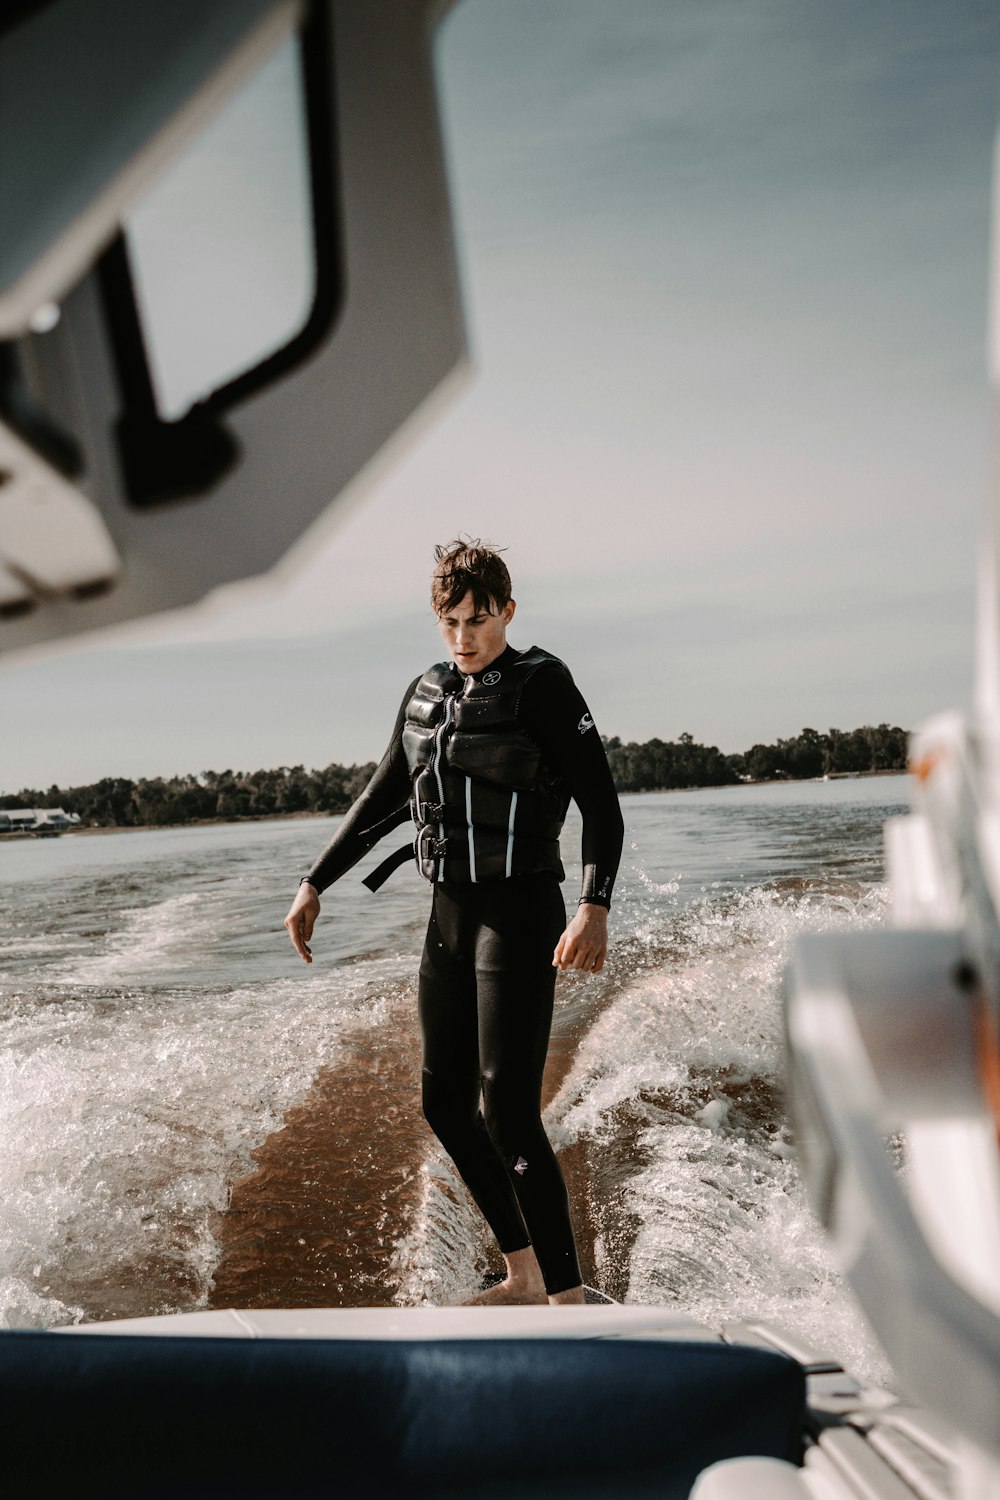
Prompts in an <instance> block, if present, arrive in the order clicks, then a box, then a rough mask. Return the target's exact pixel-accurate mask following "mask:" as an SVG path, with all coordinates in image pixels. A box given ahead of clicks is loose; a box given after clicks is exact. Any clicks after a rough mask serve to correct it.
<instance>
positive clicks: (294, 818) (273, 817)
mask: <svg viewBox="0 0 1000 1500" xmlns="http://www.w3.org/2000/svg"><path fill="white" fill-rule="evenodd" d="M906 774H907V772H906V771H900V770H896V771H831V773H830V775H829V776H774V777H771V778H770V779H769V780H766V781H733V782H726V783H723V784H722V785H716V786H664V787H655V786H652V787H644V788H643V789H642V791H636V792H619V793H618V795H619V797H648V796H649V795H650V794H651V793H653V794H662V793H664V792H670V793H677V794H682V793H684V792H726V791H739V790H740V788H741V787H748V786H810V785H813V786H815V785H817V784H819V783H822V782H824V781H870V780H872V779H873V778H874V777H878V776H905V775H906ZM346 811H347V809H346V808H345V809H344V812H346ZM343 815H344V813H343V812H339V813H331V812H316V811H313V810H312V809H306V810H303V811H301V812H280V813H248V814H246V815H244V816H242V817H232V818H191V819H188V820H187V821H185V822H182V823H88V824H87V825H86V826H84V827H80V828H60V829H59V830H58V837H59V838H64V837H69V838H81V837H82V838H92V837H94V836H95V835H98V836H99V835H101V834H106V833H157V832H158V831H160V830H162V829H166V828H221V827H225V826H226V825H227V824H230V823H291V822H298V821H304V820H310V821H311V820H313V819H316V818H341V817H343ZM37 837H39V835H37V834H34V833H21V832H18V833H0V843H17V842H20V841H22V840H24V839H34V838H37ZM43 837H45V838H52V837H53V835H52V834H51V833H50V834H45V835H43Z"/></svg>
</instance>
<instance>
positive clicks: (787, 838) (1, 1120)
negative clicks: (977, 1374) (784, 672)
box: [0, 777, 906, 1377]
mask: <svg viewBox="0 0 1000 1500" xmlns="http://www.w3.org/2000/svg"><path fill="white" fill-rule="evenodd" d="M905 804H906V781H905V778H903V777H885V778H873V779H867V780H856V781H836V782H828V783H802V784H793V785H774V786H764V787H734V788H725V789H720V790H717V791H696V792H673V793H657V794H650V795H645V796H636V797H630V798H626V799H625V800H624V802H623V809H624V813H625V823H626V843H625V855H624V860H623V868H622V874H621V876H620V880H619V887H618V892H617V896H616V901H615V907H614V910H613V912H612V938H613V943H614V947H613V953H612V958H611V961H610V962H609V965H608V967H607V969H606V970H605V973H604V974H602V975H601V976H599V977H593V976H592V977H590V978H584V977H582V976H575V975H566V976H562V977H561V978H560V980H559V984H558V989H557V1001H556V1007H557V1008H556V1020H555V1025H554V1032H553V1042H552V1049H551V1054H550V1065H549V1070H548V1073H547V1082H546V1093H545V1097H546V1122H547V1126H548V1128H549V1131H550V1134H551V1136H552V1138H553V1141H554V1143H555V1145H556V1147H557V1149H558V1150H559V1152H560V1155H561V1160H562V1162H563V1165H564V1169H565V1171H566V1174H567V1179H568V1182H569V1185H570V1191H571V1196H572V1199H573V1203H574V1212H575V1216H576V1220H577V1223H578V1228H579V1233H580V1240H581V1251H582V1258H583V1262H584V1267H585V1274H586V1275H587V1279H588V1280H592V1281H594V1282H595V1283H596V1284H597V1285H599V1286H602V1287H604V1288H605V1289H607V1290H608V1291H610V1292H611V1293H612V1294H613V1295H615V1296H617V1297H620V1298H623V1299H624V1300H627V1301H632V1302H668V1303H671V1304H675V1305H677V1306H679V1307H681V1308H683V1309H685V1310H687V1311H690V1312H691V1313H692V1314H693V1315H695V1316H696V1317H699V1318H702V1319H704V1320H707V1321H708V1322H711V1323H718V1322H720V1321H722V1320H724V1319H729V1318H741V1317H751V1316H763V1317H769V1318H772V1319H775V1320H778V1321H781V1322H783V1323H785V1324H787V1325H789V1326H791V1327H793V1328H795V1329H797V1330H798V1331H799V1332H800V1333H801V1334H803V1335H804V1336H806V1337H808V1338H811V1339H813V1340H814V1341H817V1342H821V1343H823V1344H824V1345H826V1346H830V1345H833V1346H834V1347H835V1348H836V1349H837V1350H838V1351H839V1352H840V1354H841V1357H842V1358H843V1359H844V1360H845V1362H847V1363H849V1364H851V1365H852V1366H853V1367H854V1368H856V1369H860V1370H861V1371H862V1372H863V1373H867V1374H868V1375H869V1376H871V1377H876V1376H878V1375H880V1374H884V1366H883V1365H882V1364H881V1360H880V1356H879V1354H878V1351H877V1349H876V1348H875V1347H874V1345H873V1343H872V1341H871V1339H870V1337H869V1335H868V1333H867V1331H866V1329H865V1328H864V1326H863V1324H862V1322H861V1320H860V1318H859V1317H858V1315H857V1313H856V1312H855V1310H854V1307H853V1304H852V1302H851V1300H850V1297H849V1295H848V1293H847V1292H846V1291H845V1290H844V1288H843V1286H842V1285H841V1283H840V1280H839V1278H838V1277H837V1275H836V1274H835V1272H834V1269H833V1267H832V1265H831V1262H830V1259H829V1256H828V1253H827V1250H826V1246H825V1244H824V1241H823V1237H822V1235H821V1233H820V1231H819V1230H818V1229H817V1227H816V1225H815V1224H814V1222H813V1220H812V1217H811V1215H810V1212H809V1210H808V1207H807V1204H806V1201H805V1195H804V1191H803V1189H802V1186H801V1183H800V1181H799V1177H798V1172H797V1168H796V1163H795V1158H794V1151H793V1149H792V1146H791V1144H790V1141H791V1138H790V1133H789V1130H788V1126H787V1122H786V1116H785V1109H784V1103H783V1099H782V1056H781V1024H780V1006H779V998H778V994H779V984H780V977H781V973H782V969H783V966H784V964H785V962H786V959H787V957H788V954H789V951H790V947H791V944H792V942H793V941H794V939H795V937H796V936H797V935H798V934H799V933H800V932H802V931H804V930H806V929H810V928H813V929H815V928H824V929H831V928H835V929H839V930H859V929H862V928H868V927H877V926H880V925H882V924H883V923H884V922H885V920H886V910H887V896H886V892H885V888H884V885H883V866H882V844H881V825H882V823H883V821H884V819H885V818H886V817H887V816H889V815H890V814H892V813H895V812H899V811H900V810H902V809H903V808H904V807H905ZM335 822H336V820H333V819H331V820H324V819H320V820H294V821H288V822H269V823H255V824H254V823H251V824H246V823H244V824H233V825H223V826H218V827H205V828H183V829H165V830H161V831H156V832H148V833H125V832H123V833H111V834H106V835H103V836H94V837H87V836H80V835H76V836H73V835H69V836H64V837H62V838H60V839H57V840H50V841H24V842H13V843H4V844H2V845H0V908H2V926H0V1129H2V1140H3V1162H4V1177H5V1192H4V1213H3V1216H2V1219H0V1326H8V1327H13V1326H24V1325H31V1326H46V1325H53V1324H59V1323H64V1322H68V1321H72V1320H79V1319H88V1320H89V1319H92V1318H102V1317H112V1316H125V1315H130V1316H134V1315H138V1314H142V1313H153V1312H161V1311H167V1310H177V1309H191V1308H197V1307H204V1306H213V1305H214V1306H219V1305H243V1306H250V1305H257V1306H317V1305H339V1306H349V1305H358V1304H362V1303H368V1304H378V1303H393V1302H395V1303H404V1304H406V1303H415V1302H420V1301H423V1300H431V1301H434V1302H454V1301H459V1300H461V1299H462V1297H463V1296H464V1295H467V1294H468V1293H469V1292H470V1291H472V1290H473V1289H474V1288H475V1287H476V1286H477V1285H478V1281H479V1277H480V1276H481V1274H482V1271H483V1270H484V1269H485V1268H486V1267H487V1266H488V1265H492V1264H494V1261H493V1259H492V1252H491V1250H490V1247H489V1245H488V1244H487V1243H486V1241H485V1239H484V1236H483V1232H482V1228H481V1225H480V1222H479V1220H478V1216H477V1215H476V1213H475V1211H474V1209H472V1207H471V1205H470V1204H469V1201H468V1200H467V1198H466V1196H465V1193H464V1190H463V1189H462V1188H461V1186H460V1185H459V1184H458V1183H457V1181H456V1178H455V1176H454V1174H453V1172H452V1170H451V1168H450V1165H449V1163H448V1161H447V1159H446V1158H444V1157H443V1155H442V1154H441V1153H440V1151H439V1150H438V1148H437V1146H436V1143H435V1142H434V1140H433V1138H432V1137H431V1136H430V1134H429V1132H428V1131H427V1129H426V1127H425V1126H424V1125H423V1122H422V1120H421V1118H420V1113H419V1045H418V1038H417V1033H416V1026H415V1019H414V1001H415V970H416V963H417V958H418V954H419V950H420V944H421V938H422V931H423V926H424V924H425V922H426V915H427V908H428V902H429V891H428V888H427V887H426V886H425V885H424V884H423V882H420V881H419V880H418V879H417V878H416V876H415V874H414V873H413V872H412V870H411V869H409V868H405V869H404V870H403V871H401V872H400V873H399V874H398V875H396V876H395V877H394V878H393V879H392V881H390V883H389V884H388V885H387V886H386V887H385V888H384V889H383V890H382V891H381V892H379V893H378V895H375V896H373V895H371V894H369V893H368V892H367V891H366V890H365V889H364V888H363V887H362V886H361V885H360V876H361V875H362V874H364V873H365V870H366V869H367V868H368V867H370V866H371V865H373V864H375V863H377V861H378V858H379V857H381V856H380V854H379V853H375V854H373V855H372V856H370V857H369V858H368V859H367V860H366V861H364V862H363V863H362V865H360V866H359V867H358V869H357V870H355V871H353V872H351V874H349V875H348V876H347V877H346V878H345V879H344V880H343V881H342V882H340V884H339V885H338V886H337V887H335V888H334V889H333V890H331V891H330V892H328V893H327V894H326V896H325V897H324V900H323V916H322V918H321V922H320V925H319V926H318V928H317V932H316V937H315V941H314V953H315V955H316V962H315V963H314V964H313V965H312V967H311V968H307V967H305V966H304V965H303V964H302V963H301V962H300V961H299V960H298V959H297V958H296V956H295V954H294V953H293V951H292V949H291V947H290V945H289V944H288V940H287V937H286V935H285V933H284V929H283V928H282V926H281V922H282V918H283V917H284V914H285V911H286V910H287V907H288V904H289V901H290V899H291V897H292V895H294V891H295V886H296V882H297V879H298V876H299V875H300V874H301V873H302V872H303V871H304V870H305V869H306V868H307V867H308V865H309V863H310V862H311V860H312V857H313V856H314V854H315V853H316V852H317V850H318V849H319V848H321V847H322V846H323V844H324V843H325V841H326V839H327V838H328V837H329V835H330V832H331V831H332V829H333V827H334V826H335ZM578 842H579V824H578V822H574V821H573V819H572V818H571V819H570V820H569V822H568V823H567V831H566V833H565V835H564V839H563V846H564V851H565V854H566V855H567V856H568V858H567V867H568V869H569V872H570V873H569V880H568V884H567V887H566V889H567V894H568V896H569V897H570V899H571V900H572V896H573V891H574V883H575V882H577V881H578V865H575V864H574V862H573V855H574V853H575V852H576V846H578ZM388 847H391V841H390V843H389V845H388ZM384 852H385V850H382V851H381V853H383V854H384Z"/></svg>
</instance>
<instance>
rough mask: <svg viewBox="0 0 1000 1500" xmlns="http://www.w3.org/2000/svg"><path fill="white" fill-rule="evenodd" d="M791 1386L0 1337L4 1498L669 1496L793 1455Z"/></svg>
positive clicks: (389, 1356) (315, 1351)
mask: <svg viewBox="0 0 1000 1500" xmlns="http://www.w3.org/2000/svg"><path fill="white" fill-rule="evenodd" d="M804 1401H805V1392H804V1377H803V1374H802V1371H801V1368H800V1367H799V1366H798V1365H797V1364H796V1363H795V1362H794V1361H793V1360H791V1359H787V1358H786V1357H785V1356H784V1355H780V1354H772V1353H769V1352H767V1351H765V1350H760V1349H752V1348H740V1347H730V1346H727V1345H724V1344H714V1343H691V1344H685V1343H676V1342H663V1343H658V1342H655V1341H652V1340H649V1341H645V1340H644V1341H638V1340H637V1341H631V1342H630V1341H628V1340H624V1339H622V1340H576V1339H574V1340H558V1339H520V1340H515V1339H511V1340H507V1339H496V1340H494V1339H481V1340H469V1341H466V1340H449V1341H443V1340H441V1341H434V1342H404V1341H400V1342H389V1341H379V1340H372V1341H361V1340H352V1341H346V1340H345V1341H339V1340H338V1341H327V1340H313V1339H260V1340H242V1339H220V1338H187V1337H176V1338H175V1337H160V1338H155V1337H145V1336H138V1337H133V1336H116V1335H104V1334H101V1335H96V1334H95V1335H86V1334H73V1335H66V1334H59V1333H37V1332H25V1331H17V1332H10V1333H4V1334H0V1410H2V1411H3V1414H4V1425H5V1429H6V1432H7V1442H6V1444H5V1450H6V1454H5V1458H4V1465H3V1470H4V1479H5V1481H6V1484H7V1487H8V1490H9V1492H11V1493H21V1492H22V1490H23V1492H24V1493H25V1494H28V1493H30V1494H31V1495H32V1496H33V1497H37V1496H49V1495H52V1496H55V1495H59V1496H63V1495H66V1494H73V1493H81V1492H82V1491H84V1490H87V1491H92V1492H94V1493H98V1494H100V1495H101V1496H102V1497H103V1500H117V1497H123V1500H124V1497H126V1496H127V1497H129V1500H135V1497H140V1496H141V1497H147V1496H148V1497H152V1500H158V1497H161V1496H162V1497H167V1496H170V1497H171V1500H175V1497H177V1496H181V1495H183V1496H184V1497H185V1500H191V1497H201V1496H205V1497H211V1500H220V1497H225V1496H229V1495H236V1494H238V1495H240V1496H241V1497H256V1496H260V1497H262V1500H263V1497H265V1496H266V1497H267V1500H275V1497H279V1496H280V1497H282V1500H287V1497H292V1496H331V1497H334V1496H335V1497H344V1500H347V1497H354V1496H357V1497H364V1500H373V1497H374V1500H381V1497H383V1496H384V1497H389V1496H392V1497H393V1500H398V1497H405V1500H432V1497H433V1500H443V1497H455V1500H457V1497H458V1496H462V1497H475V1500H489V1497H496V1500H499V1497H501V1496H502V1497H509V1496H510V1495H512V1494H514V1493H515V1490H516V1493H517V1495H518V1497H519V1500H541V1497H545V1500H557V1497H562V1496H565V1497H567V1500H569V1497H570V1496H572V1497H574V1500H604V1497H607V1500H611V1497H614V1500H629V1497H652V1496H655V1497H656V1500H671V1497H677V1500H682V1497H685V1500H686V1496H687V1494H688V1491H689V1489H690V1487H691V1485H692V1484H693V1483H694V1480H695V1477H696V1476H697V1474H698V1473H699V1471H700V1470H701V1469H703V1468H705V1467H706V1466H707V1465H708V1464H710V1463H714V1462H716V1461H717V1460H719V1459H723V1458H732V1457H736V1456H739V1455H741V1454H763V1455H765V1456H768V1457H773V1458H784V1459H789V1460H791V1461H792V1462H798V1461H800V1459H801V1433H802V1423H803V1416H804Z"/></svg>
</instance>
